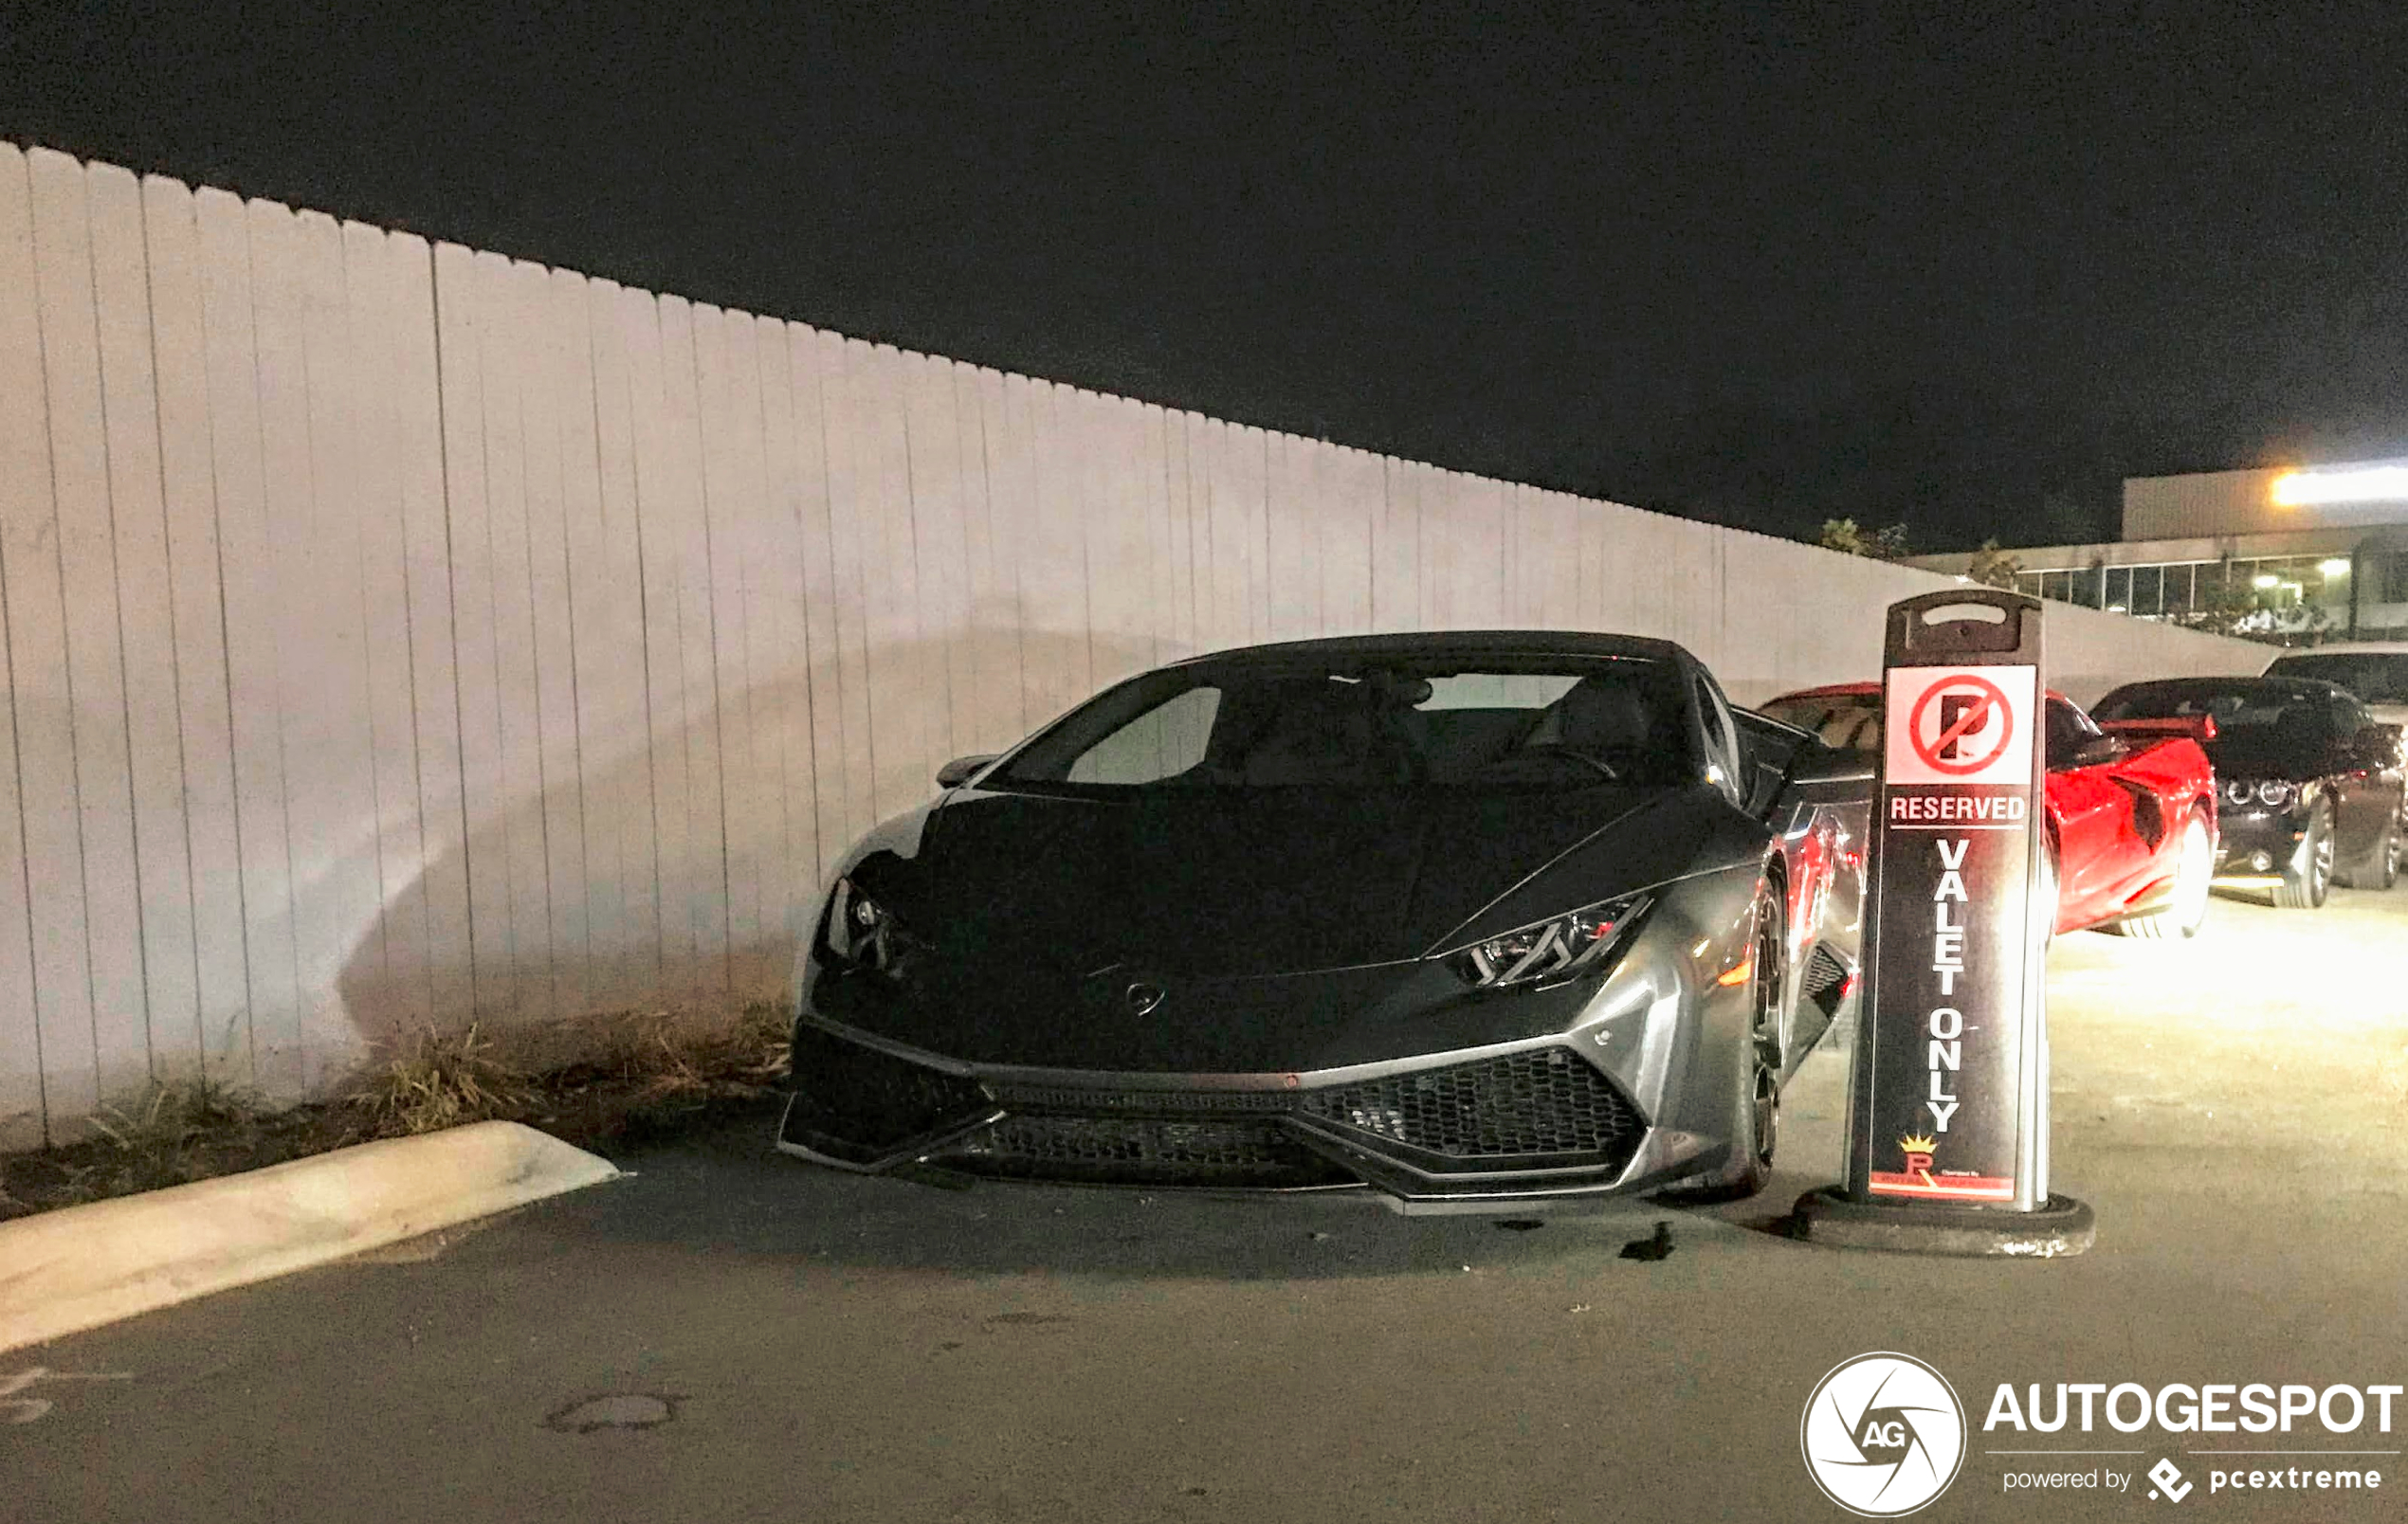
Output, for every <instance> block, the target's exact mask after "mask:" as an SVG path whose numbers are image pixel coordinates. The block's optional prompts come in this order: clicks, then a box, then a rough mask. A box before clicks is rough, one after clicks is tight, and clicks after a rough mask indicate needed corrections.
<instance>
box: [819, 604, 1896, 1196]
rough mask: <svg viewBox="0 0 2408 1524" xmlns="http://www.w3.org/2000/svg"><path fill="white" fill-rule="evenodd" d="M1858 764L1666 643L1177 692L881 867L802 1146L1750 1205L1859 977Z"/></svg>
mask: <svg viewBox="0 0 2408 1524" xmlns="http://www.w3.org/2000/svg"><path fill="white" fill-rule="evenodd" d="M1831 760H1832V759H1831V755H1830V753H1827V752H1826V751H1825V750H1824V749H1823V748H1822V747H1820V746H1819V745H1818V744H1817V743H1815V741H1814V740H1813V739H1812V738H1810V737H1809V736H1807V735H1805V734H1804V733H1802V732H1799V731H1797V730H1794V729H1791V728H1789V727H1787V726H1783V725H1779V724H1775V723H1772V722H1770V721H1766V720H1762V719H1760V718H1757V717H1752V716H1751V717H1746V718H1745V719H1740V718H1736V717H1734V715H1733V713H1732V711H1731V708H1730V705H1729V704H1728V703H1727V702H1726V701H1725V700H1724V696H1723V693H1722V691H1721V689H1720V688H1719V687H1718V686H1717V685H1716V683H1715V681H1714V680H1713V678H1712V677H1711V676H1710V675H1709V674H1708V673H1707V672H1706V669H1705V668H1704V667H1703V666H1702V665H1700V664H1699V663H1698V662H1697V661H1696V660H1695V659H1694V658H1692V657H1691V656H1690V655H1689V654H1688V653H1687V652H1686V651H1684V650H1682V649H1681V648H1680V647H1679V646H1676V645H1671V644H1666V643H1664V642H1660V641H1651V640H1638V639H1625V638H1620V637H1614V636H1603V635H1591V634H1553V633H1534V632H1509V633H1488V634H1471V633H1467V634H1449V635H1415V636H1375V637H1361V638H1352V639H1343V640H1328V641H1310V642H1301V643H1295V644H1282V645H1267V646H1258V647H1253V648H1250V649H1246V650H1239V651H1230V652H1224V653H1220V654H1217V655H1213V656H1205V657H1198V658H1196V659H1195V660H1192V661H1188V662H1179V663H1177V664H1176V665H1173V666H1168V667H1164V668H1160V669H1158V670H1156V671H1152V672H1148V673H1145V674H1142V675H1141V676H1139V677H1136V678H1133V679H1130V680H1127V681H1125V682H1122V683H1120V684H1119V685H1117V686H1115V687H1113V688H1111V689H1108V690H1106V691H1105V692H1104V693H1103V694H1102V695H1100V696H1098V697H1097V698H1095V699H1092V700H1090V701H1089V702H1087V703H1085V705H1082V706H1081V707H1079V708H1078V709H1076V710H1073V711H1072V712H1071V713H1070V714H1068V715H1067V716H1066V717H1063V718H1061V719H1059V720H1057V721H1055V722H1054V723H1053V724H1051V725H1050V726H1048V727H1047V728H1046V729H1044V730H1042V731H1040V732H1038V733H1037V734H1036V735H1033V736H1031V737H1030V738H1029V739H1028V740H1026V741H1023V742H1022V743H1021V744H1020V745H1019V746H1017V747H1016V748H1014V749H1013V750H1012V751H1011V752H1010V753H1006V754H1004V755H1003V756H1001V757H999V758H995V757H976V758H964V759H962V760H961V761H959V762H957V763H953V764H949V765H948V766H947V767H946V768H945V769H944V771H942V772H941V773H940V774H939V782H940V784H942V785H943V786H944V787H945V788H946V789H947V791H946V792H945V793H944V794H942V795H941V796H940V797H939V798H938V799H937V800H936V801H934V802H933V803H931V804H929V805H927V806H925V807H921V808H919V809H916V810H913V811H911V812H910V813H908V814H906V815H903V816H902V817H899V818H897V819H895V820H892V821H889V822H887V823H886V824H885V825H883V826H880V827H878V828H877V829H876V830H875V831H873V832H872V833H871V834H870V835H869V836H867V838H865V839H864V840H863V841H862V842H861V843H859V844H857V845H856V846H855V847H854V848H853V849H852V850H851V852H850V853H849V854H848V856H847V857H846V858H845V860H844V862H843V863H842V865H841V867H840V870H839V876H838V878H837V880H836V881H835V883H834V884H833V886H832V888H831V891H830V895H829V897H828V899H827V901H826V903H825V905H824V906H823V907H822V909H821V913H820V916H819V917H818V919H817V922H816V925H815V929H814V931H813V933H812V937H811V939H810V943H809V946H808V948H807V950H806V951H805V953H804V954H803V955H802V957H801V958H800V960H799V962H798V970H797V980H796V986H797V988H796V993H795V1000H796V1020H795V1025H794V1085H795V1095H794V1099H793V1101H792V1103H791V1105H790V1107H789V1109H788V1112H787V1115H786V1117H785V1120H784V1122H783V1124H782V1126H781V1128H780V1133H779V1145H780V1147H781V1148H783V1149H784V1150H785V1151H786V1152H791V1153H795V1154H798V1155H801V1156H803V1157H805V1158H809V1159H812V1160H815V1161H817V1162H819V1163H822V1164H828V1165H833V1166H837V1167H839V1168H842V1169H847V1170H865V1171H881V1170H894V1169H897V1168H902V1167H909V1166H916V1167H921V1168H935V1169H938V1170H943V1171H947V1172H958V1173H961V1174H970V1175H987V1176H1002V1177H1010V1178H1019V1179H1038V1180H1054V1181H1083V1182H1093V1183H1105V1184H1129V1185H1144V1186H1216V1187H1238V1188H1336V1189H1354V1190H1359V1191H1365V1192H1370V1193H1375V1194H1377V1196H1378V1197H1379V1199H1381V1200H1382V1201H1384V1202H1385V1203H1386V1204H1388V1205H1390V1206H1392V1207H1397V1208H1398V1209H1402V1210H1438V1211H1443V1210H1448V1209H1450V1208H1451V1209H1466V1210H1480V1209H1486V1208H1487V1207H1493V1206H1495V1205H1497V1204H1499V1203H1501V1202H1504V1201H1507V1200H1514V1201H1523V1202H1543V1201H1548V1200H1554V1199H1560V1198H1572V1197H1582V1196H1594V1195H1599V1194H1604V1193H1608V1192H1614V1191H1630V1190H1635V1189H1641V1188H1659V1187H1672V1186H1679V1187H1684V1188H1691V1189H1694V1190H1698V1191H1701V1192H1705V1193H1709V1194H1720V1195H1725V1196H1729V1195H1744V1194H1748V1193H1750V1192H1753V1191H1755V1190H1757V1189H1759V1188H1761V1187H1762V1185H1763V1183H1764V1181H1765V1180H1766V1178H1767V1177H1768V1175H1769V1172H1770V1169H1771V1161H1772V1156H1773V1149H1774V1144H1775V1141H1776V1118H1777V1115H1778V1106H1779V1089H1780V1085H1781V1083H1782V1081H1783V1080H1784V1079H1785V1078H1786V1077H1787V1075H1788V1074H1789V1073H1790V1072H1791V1071H1792V1070H1793V1069H1794V1068H1795V1067H1796V1065H1797V1063H1798V1062H1799V1061H1801V1060H1802V1059H1803V1058H1804V1056H1805V1054H1806V1052H1807V1050H1808V1049H1809V1048H1810V1047H1811V1046H1812V1045H1813V1043H1814V1042H1815V1039H1816V1037H1818V1036H1819V1035H1820V1034H1821V1032H1822V1031H1823V1030H1824V1028H1825V1027H1826V1026H1827V1025H1829V1023H1830V1022H1831V1020H1832V1019H1833V1016H1834V1015H1836V1014H1837V1013H1838V1012H1839V1010H1840V1009H1841V1008H1842V1003H1843V1001H1845V1000H1846V999H1847V998H1849V993H1850V991H1851V989H1852V987H1853V984H1854V971H1855V954H1856V949H1855V946H1854V944H1853V941H1852V938H1851V937H1850V936H1849V935H1848V934H1846V933H1845V932H1839V933H1833V931H1832V930H1831V929H1830V928H1828V927H1827V926H1826V924H1825V921H1826V911H1827V907H1828V906H1829V903H1830V898H1831V896H1830V892H1829V885H1830V875H1831V871H1832V867H1833V862H1835V860H1836V856H1837V849H1836V846H1835V842H1836V831H1835V826H1834V822H1833V819H1832V817H1831V814H1830V812H1829V811H1828V810H1827V809H1826V808H1824V807H1822V806H1821V805H1819V804H1817V803H1815V801H1814V800H1813V799H1812V798H1811V797H1809V796H1810V795H1811V794H1812V792H1813V791H1814V789H1813V785H1814V781H1815V770H1816V769H1817V768H1818V767H1823V766H1827V765H1828V764H1829V763H1830V762H1831Z"/></svg>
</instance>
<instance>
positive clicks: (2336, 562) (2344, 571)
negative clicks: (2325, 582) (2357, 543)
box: [2316, 555, 2349, 577]
mask: <svg viewBox="0 0 2408 1524" xmlns="http://www.w3.org/2000/svg"><path fill="white" fill-rule="evenodd" d="M2316 570H2317V571H2319V572H2323V573H2325V575H2326V576H2328V577H2345V576H2347V575H2349V558H2348V557H2347V556H2345V555H2336V556H2334V557H2332V558H2331V559H2330V560H2326V561H2319V562H2317V563H2316Z"/></svg>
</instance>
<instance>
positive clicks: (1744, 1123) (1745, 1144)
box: [1670, 894, 1783, 1202]
mask: <svg viewBox="0 0 2408 1524" xmlns="http://www.w3.org/2000/svg"><path fill="white" fill-rule="evenodd" d="M1781 949H1782V938H1781V901H1780V898H1779V896H1778V895H1770V894H1768V895H1766V896H1765V897H1763V898H1760V899H1759V900H1758V901H1757V905H1756V929H1755V933H1754V942H1753V946H1752V949H1751V951H1750V953H1749V954H1748V959H1749V964H1750V967H1751V969H1752V972H1751V973H1750V974H1749V976H1748V983H1747V995H1748V1030H1747V1035H1746V1043H1747V1046H1746V1049H1745V1050H1744V1051H1743V1052H1742V1054H1741V1055H1740V1062H1739V1064H1738V1069H1739V1087H1738V1094H1737V1095H1736V1096H1735V1097H1734V1098H1733V1107H1732V1111H1733V1118H1732V1125H1731V1154H1730V1159H1729V1161H1728V1162H1727V1163H1725V1164H1724V1166H1723V1168H1722V1169H1721V1170H1717V1171H1716V1172H1715V1174H1714V1176H1713V1177H1712V1178H1711V1179H1710V1180H1708V1181H1707V1182H1706V1184H1705V1185H1702V1186H1697V1187H1693V1188H1687V1189H1684V1190H1679V1191H1674V1192H1671V1193H1670V1194H1671V1195H1672V1197H1673V1198H1674V1199H1676V1200H1679V1201H1684V1202H1720V1201H1744V1200H1746V1199H1747V1198H1748V1197H1750V1196H1753V1195H1755V1194H1756V1193H1757V1192H1759V1191H1760V1190H1762V1189H1763V1188H1765V1187H1766V1186H1768V1185H1770V1184H1772V1180H1773V1150H1774V1148H1775V1146H1776V1145H1777V1144H1778V1143H1779V1140H1780V1108H1781V991H1782V988H1783V987H1782V978H1781V969H1782V963H1781Z"/></svg>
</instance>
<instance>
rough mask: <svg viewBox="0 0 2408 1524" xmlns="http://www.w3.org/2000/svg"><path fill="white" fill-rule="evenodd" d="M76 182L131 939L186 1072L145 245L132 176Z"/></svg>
mask: <svg viewBox="0 0 2408 1524" xmlns="http://www.w3.org/2000/svg"><path fill="white" fill-rule="evenodd" d="M88 187H89V191H90V196H91V215H92V280H93V305H94V311H95V318H96V320H97V325H98V337H99V341H100V407H101V419H102V422H103V424H104V425H105V426H106V429H107V439H106V447H107V458H108V479H107V480H108V499H109V527H110V532H111V540H112V551H113V553H114V556H115V561H116V570H117V588H116V601H117V621H118V632H119V639H120V643H121V644H120V647H119V662H120V663H121V666H122V670H123V677H124V684H125V699H124V703H125V727H126V750H127V760H128V764H129V771H130V784H131V790H130V792H131V802H132V806H133V815H134V822H133V824H134V854H135V882H136V885H137V892H138V894H139V896H140V916H139V921H140V925H141V928H142V942H141V946H140V948H139V949H138V950H135V951H137V953H138V956H139V957H140V960H141V968H142V985H143V993H144V999H145V1004H146V1020H145V1026H144V1037H145V1040H146V1041H147V1042H148V1043H149V1046H150V1059H151V1065H150V1069H151V1074H152V1075H153V1077H154V1078H160V1079H165V1078H171V1077H183V1078H189V1077H190V1076H192V1074H194V1073H196V1072H197V1071H198V1069H199V1065H200V1046H201V1044H200V1026H199V1007H200V992H199V979H198V974H197V972H196V970H195V967H194V961H193V948H194V942H193V932H192V858H191V855H190V849H189V843H188V840H187V837H186V834H185V811H184V738H183V735H182V732H181V729H180V718H181V713H180V706H179V704H178V702H177V695H176V649H175V624H174V606H173V586H172V583H171V579H170V576H169V572H168V553H167V504H166V499H165V496H164V492H163V479H162V474H161V472H162V468H161V463H160V453H159V416H158V381H157V376H156V373H155V367H154V363H153V359H152V332H153V319H152V313H151V272H150V258H149V253H148V249H147V247H146V244H145V240H144V237H143V231H142V191H141V187H140V185H139V184H138V183H137V181H136V180H135V178H134V176H133V175H132V174H130V173H127V172H125V171H122V170H118V169H115V168H112V167H108V166H95V167H94V168H93V170H92V172H91V173H90V176H89V179H88Z"/></svg>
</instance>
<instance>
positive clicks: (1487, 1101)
mask: <svg viewBox="0 0 2408 1524" xmlns="http://www.w3.org/2000/svg"><path fill="white" fill-rule="evenodd" d="M1304 1111H1305V1113H1306V1114H1307V1115H1309V1116H1317V1117H1320V1118H1321V1119H1323V1120H1324V1121H1328V1122H1334V1123H1337V1124H1338V1125H1340V1126H1341V1127H1348V1128H1352V1129H1354V1130H1355V1131H1357V1132H1360V1133H1368V1134H1372V1135H1373V1136H1375V1137H1378V1138H1384V1139H1386V1140H1387V1141H1389V1142H1391V1143H1400V1144H1403V1145H1404V1146H1405V1147H1407V1148H1409V1149H1414V1150H1417V1151H1419V1152H1422V1153H1426V1154H1432V1155H1435V1156H1437V1157H1438V1158H1440V1159H1442V1160H1458V1161H1463V1162H1467V1163H1473V1164H1478V1165H1485V1166H1491V1167H1499V1168H1510V1167H1514V1166H1525V1167H1526V1166H1529V1165H1532V1164H1536V1163H1538V1162H1541V1161H1552V1160H1558V1159H1561V1160H1564V1161H1565V1162H1573V1161H1575V1160H1578V1162H1587V1163H1595V1162H1606V1163H1611V1164H1615V1165H1618V1164H1621V1163H1624V1162H1627V1161H1628V1160H1629V1158H1630V1156H1631V1154H1632V1153H1633V1152H1634V1151H1636V1149H1637V1148H1638V1146H1639V1140H1640V1139H1641V1138H1642V1137H1643V1136H1644V1135H1645V1134H1646V1132H1647V1127H1646V1124H1645V1123H1644V1122H1643V1121H1642V1120H1640V1117H1639V1115H1638V1111H1637V1109H1636V1108H1635V1107H1633V1105H1632V1104H1631V1103H1630V1102H1629V1101H1627V1100H1625V1099H1623V1098H1622V1093H1621V1092H1620V1091H1619V1090H1617V1089H1615V1088H1614V1081H1612V1080H1608V1079H1607V1078H1606V1077H1605V1076H1604V1075H1602V1074H1600V1073H1598V1072H1597V1070H1596V1067H1595V1066H1594V1065H1592V1064H1590V1063H1588V1062H1586V1061H1583V1060H1581V1059H1579V1058H1578V1057H1576V1056H1574V1055H1573V1054H1572V1053H1570V1052H1569V1051H1567V1050H1565V1049H1563V1048H1560V1047H1544V1048H1534V1049H1531V1050H1529V1051H1527V1052H1523V1053H1509V1054H1506V1055H1505V1056H1504V1057H1502V1058H1495V1059H1484V1060H1482V1061H1478V1062H1475V1063H1458V1064H1451V1065H1449V1066H1448V1067H1446V1068H1442V1069H1417V1070H1414V1071H1411V1072H1409V1073H1405V1074H1398V1075H1391V1076H1388V1077H1386V1078H1384V1079H1379V1080H1365V1081H1363V1082H1362V1083H1360V1084H1353V1085H1344V1086H1340V1087H1337V1088H1334V1089H1329V1090H1320V1091H1314V1092H1311V1093H1310V1094H1309V1095H1308V1096H1307V1097H1306V1098H1305V1100H1304Z"/></svg>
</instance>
